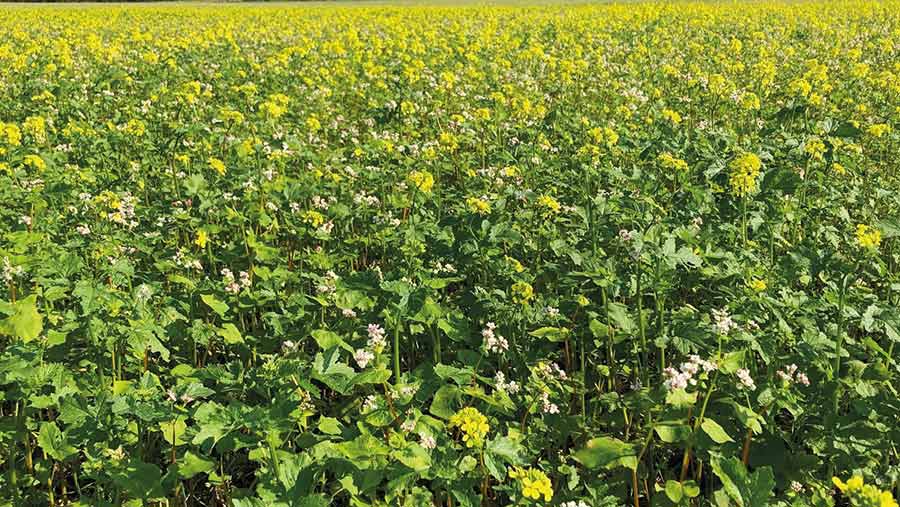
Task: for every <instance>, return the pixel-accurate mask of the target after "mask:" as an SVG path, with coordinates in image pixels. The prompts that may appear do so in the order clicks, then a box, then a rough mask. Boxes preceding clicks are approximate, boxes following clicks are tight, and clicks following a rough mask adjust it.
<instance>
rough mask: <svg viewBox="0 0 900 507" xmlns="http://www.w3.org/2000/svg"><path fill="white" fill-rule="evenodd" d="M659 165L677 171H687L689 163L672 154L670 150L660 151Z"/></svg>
mask: <svg viewBox="0 0 900 507" xmlns="http://www.w3.org/2000/svg"><path fill="white" fill-rule="evenodd" d="M657 160H658V161H659V165H661V166H663V167H664V168H666V169H674V170H676V171H687V170H688V164H687V162H685V161H684V160H682V159H680V158H678V157H676V156H674V155H672V154H671V153H669V152H668V151H666V152H663V153H660V154H659V157H657Z"/></svg>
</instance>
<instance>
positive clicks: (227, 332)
mask: <svg viewBox="0 0 900 507" xmlns="http://www.w3.org/2000/svg"><path fill="white" fill-rule="evenodd" d="M216 333H217V334H218V335H219V336H221V337H222V339H223V340H225V343H226V344H227V345H235V344H238V343H244V337H243V336H241V332H240V331H239V330H238V328H237V326H235V325H234V324H232V323H231V322H226V323H224V324H222V327H220V328H218V329H216Z"/></svg>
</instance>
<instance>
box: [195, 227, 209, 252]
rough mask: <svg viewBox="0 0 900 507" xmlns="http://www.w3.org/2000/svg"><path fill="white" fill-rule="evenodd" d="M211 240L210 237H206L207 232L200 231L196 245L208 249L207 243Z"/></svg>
mask: <svg viewBox="0 0 900 507" xmlns="http://www.w3.org/2000/svg"><path fill="white" fill-rule="evenodd" d="M208 240H209V236H207V235H206V231H204V230H203V229H200V230H199V231H197V237H196V239H194V244H195V245H197V246H199V247H200V248H201V249H203V248H206V242H207V241H208Z"/></svg>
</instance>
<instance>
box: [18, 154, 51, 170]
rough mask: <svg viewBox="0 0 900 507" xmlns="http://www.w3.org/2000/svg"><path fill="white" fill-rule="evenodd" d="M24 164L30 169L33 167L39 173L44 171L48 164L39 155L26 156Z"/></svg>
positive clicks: (23, 160)
mask: <svg viewBox="0 0 900 507" xmlns="http://www.w3.org/2000/svg"><path fill="white" fill-rule="evenodd" d="M22 163H23V164H25V165H26V166H28V167H33V168H34V169H35V170H37V171H43V170H44V169H46V168H47V163H46V162H44V159H42V158H41V157H40V156H38V155H25V158H23V159H22Z"/></svg>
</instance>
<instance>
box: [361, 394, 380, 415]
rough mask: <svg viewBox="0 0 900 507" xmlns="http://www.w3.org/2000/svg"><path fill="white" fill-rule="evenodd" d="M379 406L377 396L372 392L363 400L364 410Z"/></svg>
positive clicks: (368, 410) (367, 410)
mask: <svg viewBox="0 0 900 507" xmlns="http://www.w3.org/2000/svg"><path fill="white" fill-rule="evenodd" d="M376 407H378V402H377V398H375V395H374V394H370V395H368V396H366V399H365V400H364V401H363V404H362V410H363V412H370V411H372V410H375V408H376Z"/></svg>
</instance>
